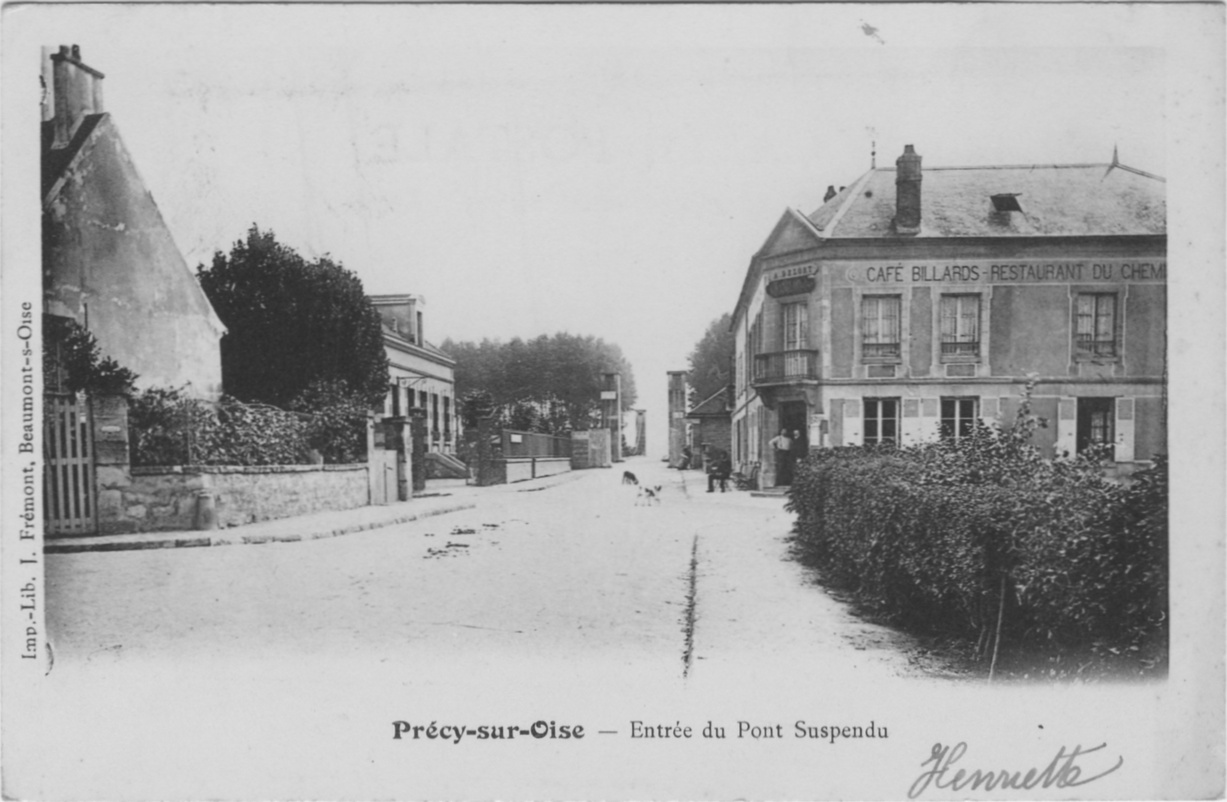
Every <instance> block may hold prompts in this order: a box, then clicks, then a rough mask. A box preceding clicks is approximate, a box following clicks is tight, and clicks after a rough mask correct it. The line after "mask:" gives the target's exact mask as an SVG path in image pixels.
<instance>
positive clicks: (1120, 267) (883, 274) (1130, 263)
mask: <svg viewBox="0 0 1227 802" xmlns="http://www.w3.org/2000/svg"><path fill="white" fill-rule="evenodd" d="M843 272H844V275H845V276H846V277H847V280H848V281H849V282H850V283H853V284H869V285H876V286H889V285H892V284H984V283H988V284H998V283H1000V284H1062V283H1064V284H1068V283H1072V284H1084V283H1088V284H1089V283H1095V282H1101V281H1104V282H1107V281H1111V282H1164V281H1167V260H1166V259H1136V260H1135V259H1104V260H1094V259H1084V260H1052V261H1042V260H1002V261H974V262H973V261H959V262H900V263H896V264H868V265H866V264H858V265H852V266H849V267H847V268H846V269H845V270H844V271H843ZM767 289H768V292H770V291H771V288H770V286H768V288H767Z"/></svg>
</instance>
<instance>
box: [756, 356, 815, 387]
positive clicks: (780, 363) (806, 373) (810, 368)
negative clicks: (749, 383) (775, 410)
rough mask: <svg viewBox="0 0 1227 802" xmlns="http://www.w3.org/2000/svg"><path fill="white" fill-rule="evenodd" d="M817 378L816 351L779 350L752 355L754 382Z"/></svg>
mask: <svg viewBox="0 0 1227 802" xmlns="http://www.w3.org/2000/svg"><path fill="white" fill-rule="evenodd" d="M817 378H818V352H817V351H809V350H797V351H779V352H777V353H774V354H755V356H754V383H755V384H785V383H787V382H794V381H804V380H806V379H817Z"/></svg>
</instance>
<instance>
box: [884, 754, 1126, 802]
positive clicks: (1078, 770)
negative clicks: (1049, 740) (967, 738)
mask: <svg viewBox="0 0 1227 802" xmlns="http://www.w3.org/2000/svg"><path fill="white" fill-rule="evenodd" d="M1106 747H1107V744H1106V743H1102V744H1100V745H1099V746H1095V747H1091V748H1090V749H1083V748H1082V744H1078V745H1077V746H1075V747H1074V748H1073V751H1069V752H1067V751H1066V749H1065V747H1064V746H1062V747H1061V748H1060V749H1058V750H1057V754H1056V756H1055V757H1053V759H1052V761H1051V762H1049V764H1048V765H1047V766H1046V767H1045V768H1044V769H1042V770H1041V769H1038V768H1034V767H1033V768H1029V769H1026V770H1019V771H1010V770H1008V769H990V770H988V771H985V770H984V769H972V770H971V771H968V770H966V769H958V770H957V771H955V772H954V773H953V776H951V777H950V778H949V779H947V774H948V773H949V772H950V771H951V766H953V765H954V764H955V763H957V762H958V761H959V760H960V759H961V758H962V757H963V754H964V753H965V752H966V751H967V744H966V743H958V744H956V745H955V746H954V747H953V748H952V747H949V746H943V745H942V744H940V743H936V744H933V749H932V751H931V752H930V753H929V759H928V760H926V761H925V762H923V763H921V764H920V765H921V766H928V765H930V764H932V768H930V769H929V770H928V771H925V772H923V773H922V774H921V775H920V776H919V777H917V778H916V781H915V782H914V783H912V787H911V788H910V789H909V790H908V793H907V795H908V799H915V798H916V797H918V796H920V795H921V794H923V793H924V792H925V789H927V788H928V787H929V786H930V785H932V786H933V787H934V788H949V789H951V790H954V791H961V790H963V789H964V788H967V787H970V788H971V789H972V790H978V789H980V788H984V789H985V790H986V791H991V790H993V789H994V788H1003V789H1004V788H1021V789H1026V790H1029V789H1031V788H1035V787H1036V786H1041V785H1042V786H1043V787H1044V788H1049V787H1051V786H1054V785H1055V786H1056V787H1057V788H1068V787H1071V786H1076V785H1086V784H1087V783H1092V782H1095V780H1098V779H1100V778H1101V777H1106V776H1107V775H1109V774H1111V773H1112V772H1114V771H1116V770H1117V769H1119V768H1120V767H1121V766H1122V765H1124V763H1125V759H1124V758H1123V757H1118V758H1117V759H1116V765H1115V766H1113V767H1112V768H1110V769H1108V770H1107V771H1101V772H1100V773H1099V774H1096V775H1093V776H1090V777H1086V778H1085V779H1084V778H1083V776H1082V766H1079V765H1077V762H1078V758H1080V757H1083V756H1085V755H1089V754H1091V753H1092V752H1098V751H1099V750H1101V749H1104V748H1106Z"/></svg>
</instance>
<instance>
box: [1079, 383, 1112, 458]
mask: <svg viewBox="0 0 1227 802" xmlns="http://www.w3.org/2000/svg"><path fill="white" fill-rule="evenodd" d="M1095 407H1102V409H1099V410H1096V409H1095ZM1097 412H1101V413H1103V415H1104V418H1103V424H1104V429H1105V430H1106V432H1105V435H1106V436H1105V437H1103V439H1096V438H1095V427H1096V424H1095V421H1094V416H1095V415H1096V413H1097ZM1088 429H1089V431H1088ZM1098 445H1107V446H1113V447H1115V445H1116V398H1115V397H1113V396H1079V397H1078V399H1077V406H1076V411H1075V418H1074V453H1075V454H1081V453H1082V452H1084V451H1086V450H1087V449H1088V448H1091V447H1093V446H1098Z"/></svg>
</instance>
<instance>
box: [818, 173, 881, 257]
mask: <svg viewBox="0 0 1227 802" xmlns="http://www.w3.org/2000/svg"><path fill="white" fill-rule="evenodd" d="M885 169H886V168H884V167H870V168H869V170H868V171H867V172H866V173H865V174H864V175H862V176H861V177H860V178H858V179H856V180H855V181H853V182H852V186H851V189H850V190H849V191H848V196H847V197H846V198H844V199H843V203H842V205H841V206H840V207H839V210H838V211H836V212H835V215H834V216H833V217H832V218H831V221H830V222H829V223H827V224H826V225H825V226H824V227H823V228H822V229H821V230H820V231H819V232H818V235H819V236H820V237H822V238H823V239H830V238H831V235H832V234H834V233H835V226H837V225H839V221H841V220H843V219H844V215H845V214H846V213H847V212H848V210H849V209H850V208H852V204H853V202H854V201H855V200H856V198H857V197H858V196H859V195H860V192H861V189H863V188H864V186H865V184H867V183H868V182H869V177H870V176H871V175H873V174H874V173H876V172H877V171H879V170H885Z"/></svg>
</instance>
